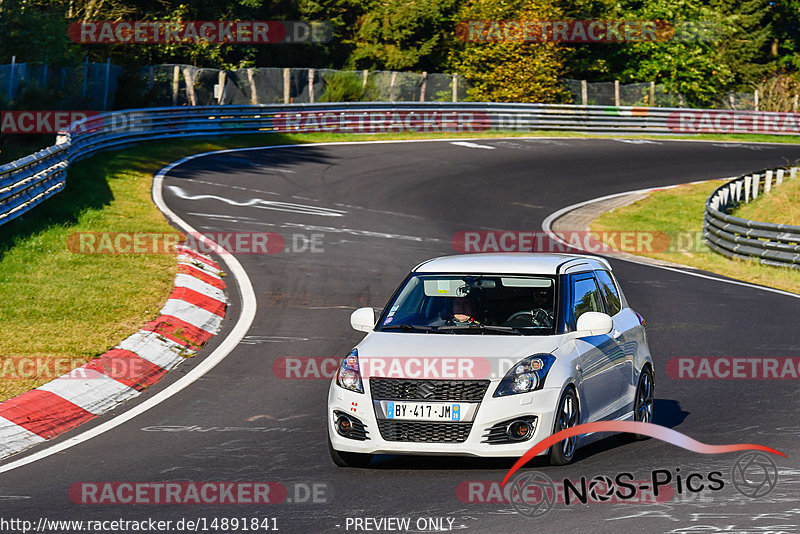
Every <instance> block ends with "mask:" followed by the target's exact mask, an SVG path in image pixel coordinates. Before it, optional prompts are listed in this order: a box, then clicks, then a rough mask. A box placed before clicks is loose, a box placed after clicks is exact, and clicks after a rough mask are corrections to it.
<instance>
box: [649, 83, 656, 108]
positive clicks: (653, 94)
mask: <svg viewBox="0 0 800 534" xmlns="http://www.w3.org/2000/svg"><path fill="white" fill-rule="evenodd" d="M655 105H656V82H650V107H655Z"/></svg>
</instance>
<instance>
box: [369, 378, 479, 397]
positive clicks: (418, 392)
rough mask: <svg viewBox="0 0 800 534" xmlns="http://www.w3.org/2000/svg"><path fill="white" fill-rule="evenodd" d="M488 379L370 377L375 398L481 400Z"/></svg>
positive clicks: (370, 384) (371, 389)
mask: <svg viewBox="0 0 800 534" xmlns="http://www.w3.org/2000/svg"><path fill="white" fill-rule="evenodd" d="M489 384H490V382H489V381H488V380H403V379H395V378H370V380H369V386H370V391H371V392H372V398H373V399H380V400H423V401H466V402H480V401H481V400H482V399H483V395H484V394H485V393H486V390H487V389H489Z"/></svg>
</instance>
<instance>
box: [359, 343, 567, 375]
mask: <svg viewBox="0 0 800 534" xmlns="http://www.w3.org/2000/svg"><path fill="white" fill-rule="evenodd" d="M557 347H558V344H557V343H556V340H555V339H554V336H510V335H499V336H494V335H475V334H423V333H408V332H370V333H369V334H368V335H367V337H365V338H364V339H363V340H362V341H361V343H359V344H358V346H357V347H356V348H357V349H358V359H359V363H360V365H361V370H362V376H363V377H364V378H369V377H389V378H417V379H446V378H459V379H470V378H472V379H479V378H496V379H500V378H502V377H503V376H504V375H505V372H506V371H508V369H510V368H511V366H513V365H514V364H516V363H517V362H519V361H520V360H522V359H523V358H525V357H527V356H530V355H532V354H536V353H548V354H549V353H552V352H553V351H554V350H556V348H557ZM465 360H466V361H465ZM459 362H460V363H459Z"/></svg>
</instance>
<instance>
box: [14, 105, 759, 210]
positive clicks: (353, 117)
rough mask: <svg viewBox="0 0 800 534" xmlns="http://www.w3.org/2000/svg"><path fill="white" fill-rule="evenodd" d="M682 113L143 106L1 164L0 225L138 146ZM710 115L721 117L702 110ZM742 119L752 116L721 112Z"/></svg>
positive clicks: (613, 124) (629, 125) (592, 129)
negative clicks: (97, 160) (100, 161)
mask: <svg viewBox="0 0 800 534" xmlns="http://www.w3.org/2000/svg"><path fill="white" fill-rule="evenodd" d="M703 111H704V110H688V109H685V108H646V107H605V106H575V105H552V104H493V103H492V104H487V103H470V102H459V103H438V102H418V103H415V102H406V103H385V102H368V103H367V102H358V103H331V104H293V105H292V104H290V105H272V106H231V105H226V106H207V107H194V106H193V107H173V108H146V109H138V110H126V111H120V112H110V113H104V114H101V115H95V116H92V117H89V118H87V119H84V120H83V121H79V122H76V123H74V124H72V125H71V126H70V131H69V132H66V133H64V134H61V135H59V136H58V139H57V144H56V145H54V146H52V147H49V148H47V149H45V150H42V151H39V152H37V153H36V154H32V155H30V156H27V157H24V158H22V159H20V160H17V161H14V162H12V163H9V164H7V165H3V166H2V167H0V225H2V224H4V223H7V222H9V221H11V220H13V219H15V218H17V217H19V216H21V215H23V214H24V213H26V212H27V211H28V210H30V209H32V208H33V207H34V206H36V205H38V204H39V203H41V202H42V201H44V200H45V199H47V198H49V197H50V196H52V195H54V194H55V193H57V192H58V191H60V190H61V189H63V188H64V187H65V185H66V174H67V168H68V167H69V164H70V163H71V162H73V161H76V160H79V159H82V158H85V157H88V156H90V155H92V154H95V153H97V152H99V151H102V150H108V149H115V148H121V147H124V146H127V145H131V144H134V143H138V142H142V141H154V140H159V139H173V138H188V137H205V136H219V135H232V134H254V133H298V132H313V131H320V132H354V133H375V132H396V131H411V130H413V131H436V132H440V131H441V132H475V131H485V130H499V131H533V130H561V131H572V132H586V133H614V134H643V133H644V134H662V135H669V134H675V133H676V127H675V125H676V123H677V122H679V119H680V116H682V114H686V113H694V114H698V113H702V112H703ZM707 111H708V113H717V114H719V113H721V112H720V111H712V110H707ZM723 113H725V114H726V115H727V116H728V117H739V116H741V117H740V118H742V119H743V120H746V117H752V116H753V112H748V111H741V112H730V111H728V112H723Z"/></svg>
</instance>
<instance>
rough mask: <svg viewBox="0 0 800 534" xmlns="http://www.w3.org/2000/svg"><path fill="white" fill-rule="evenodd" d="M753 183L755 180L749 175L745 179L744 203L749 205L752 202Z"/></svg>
mask: <svg viewBox="0 0 800 534" xmlns="http://www.w3.org/2000/svg"><path fill="white" fill-rule="evenodd" d="M752 181H753V178H752V177H751V176H750V175H749V174H748V175H747V176H745V177H744V203H745V204H747V203H748V202H750V183H751V182H752Z"/></svg>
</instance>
